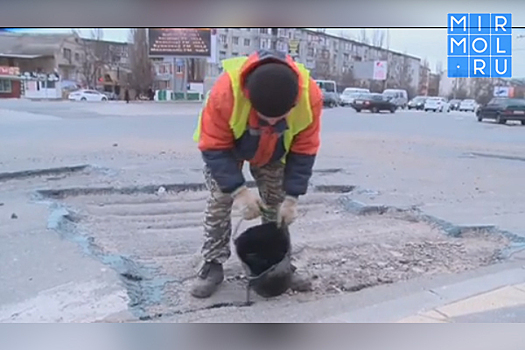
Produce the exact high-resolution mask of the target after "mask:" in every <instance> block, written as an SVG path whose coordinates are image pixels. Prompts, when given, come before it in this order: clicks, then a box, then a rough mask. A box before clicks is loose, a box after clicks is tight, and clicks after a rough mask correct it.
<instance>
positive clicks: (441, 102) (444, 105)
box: [423, 97, 450, 112]
mask: <svg viewBox="0 0 525 350" xmlns="http://www.w3.org/2000/svg"><path fill="white" fill-rule="evenodd" d="M423 109H424V110H425V112H428V111H434V112H450V107H449V104H448V102H447V100H446V99H445V98H443V97H429V98H427V99H426V101H425V106H424V107H423Z"/></svg>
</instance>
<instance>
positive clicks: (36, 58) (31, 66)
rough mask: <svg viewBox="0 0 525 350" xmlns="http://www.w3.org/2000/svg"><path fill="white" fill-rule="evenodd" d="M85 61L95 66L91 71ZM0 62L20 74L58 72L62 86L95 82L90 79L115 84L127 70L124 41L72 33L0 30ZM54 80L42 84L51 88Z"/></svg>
mask: <svg viewBox="0 0 525 350" xmlns="http://www.w3.org/2000/svg"><path fill="white" fill-rule="evenodd" d="M86 63H88V64H89V65H91V66H96V69H95V70H94V71H93V72H92V73H90V74H87V73H86V71H87V69H86V68H87V64H86ZM0 66H5V67H16V68H18V71H19V72H20V74H24V73H26V72H27V73H31V74H33V73H35V74H38V75H40V76H41V75H42V74H43V75H54V76H58V77H59V81H60V82H61V86H62V87H65V86H67V85H77V84H78V85H96V84H95V82H91V81H90V80H94V81H96V82H98V83H100V85H103V86H104V85H105V84H106V83H107V82H108V81H111V84H112V85H117V84H118V81H119V78H120V75H121V73H125V74H122V76H123V77H124V76H125V77H127V75H128V74H129V72H130V71H129V53H128V44H127V43H119V42H110V41H98V40H90V39H83V38H80V37H79V36H78V35H76V34H74V33H53V34H41V33H12V32H2V33H0ZM93 69H94V67H90V71H91V70H93ZM86 75H90V77H87V76H86ZM38 84H39V86H40V85H41V83H40V82H39V83H38ZM42 84H44V83H42ZM54 84H55V81H54V80H49V81H47V83H45V84H44V85H45V86H46V88H50V87H51V86H52V85H54ZM44 85H43V86H44Z"/></svg>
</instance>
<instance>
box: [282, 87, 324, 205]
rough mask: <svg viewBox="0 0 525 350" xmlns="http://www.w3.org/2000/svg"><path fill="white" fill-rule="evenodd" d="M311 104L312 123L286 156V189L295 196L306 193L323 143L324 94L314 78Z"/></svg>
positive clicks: (287, 192)
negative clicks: (322, 116) (321, 138)
mask: <svg viewBox="0 0 525 350" xmlns="http://www.w3.org/2000/svg"><path fill="white" fill-rule="evenodd" d="M310 105H311V108H312V112H313V121H312V124H310V126H308V128H306V129H305V130H303V131H301V132H300V133H299V134H297V135H296V136H295V137H294V140H293V143H292V145H291V148H290V152H289V153H288V155H287V157H286V167H285V175H284V190H285V192H286V194H287V195H289V196H293V197H298V196H301V195H304V194H306V191H307V189H308V182H309V181H310V178H311V177H312V169H313V166H314V163H315V157H316V156H317V152H318V150H319V145H320V143H321V140H320V133H321V114H322V111H323V94H322V92H321V90H320V89H319V87H318V86H317V84H316V83H315V82H314V81H313V80H310Z"/></svg>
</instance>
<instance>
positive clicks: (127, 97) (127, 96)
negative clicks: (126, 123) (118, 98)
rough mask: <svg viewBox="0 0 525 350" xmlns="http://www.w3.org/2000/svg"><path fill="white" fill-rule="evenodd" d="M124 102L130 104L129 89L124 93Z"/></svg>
mask: <svg viewBox="0 0 525 350" xmlns="http://www.w3.org/2000/svg"><path fill="white" fill-rule="evenodd" d="M124 100H126V103H129V90H128V89H126V91H124Z"/></svg>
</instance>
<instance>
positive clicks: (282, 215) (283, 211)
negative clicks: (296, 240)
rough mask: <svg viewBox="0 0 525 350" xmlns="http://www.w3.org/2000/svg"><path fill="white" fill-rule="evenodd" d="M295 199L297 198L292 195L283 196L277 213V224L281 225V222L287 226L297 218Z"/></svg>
mask: <svg viewBox="0 0 525 350" xmlns="http://www.w3.org/2000/svg"><path fill="white" fill-rule="evenodd" d="M297 201H298V199H297V198H296V197H292V196H286V197H285V198H284V201H283V203H282V204H281V207H280V208H279V212H278V213H277V226H279V227H281V225H283V224H284V225H285V226H289V225H291V224H292V223H293V222H294V221H295V219H297V216H298V212H297Z"/></svg>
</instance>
